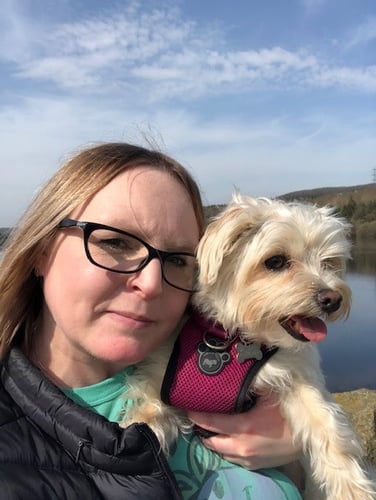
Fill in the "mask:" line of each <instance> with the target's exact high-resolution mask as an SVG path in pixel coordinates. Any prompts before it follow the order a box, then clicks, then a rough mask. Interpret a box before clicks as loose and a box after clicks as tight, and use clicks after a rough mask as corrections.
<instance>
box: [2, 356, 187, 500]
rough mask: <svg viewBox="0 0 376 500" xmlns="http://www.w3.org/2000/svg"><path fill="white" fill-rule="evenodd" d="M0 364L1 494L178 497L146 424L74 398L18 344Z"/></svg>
mask: <svg viewBox="0 0 376 500" xmlns="http://www.w3.org/2000/svg"><path fill="white" fill-rule="evenodd" d="M0 369H1V371H0V375H1V382H0V499H1V500H55V499H56V500H89V499H90V500H97V499H102V500H103V499H111V500H130V499H136V498H137V500H145V499H153V500H160V499H166V500H170V499H178V498H181V496H180V493H179V491H178V487H177V484H176V482H175V479H174V477H173V475H172V473H171V471H170V469H169V467H168V464H167V461H166V459H165V457H164V456H163V455H162V454H160V453H159V452H158V449H159V445H158V441H157V439H156V437H155V435H154V434H153V432H152V431H151V430H150V429H149V428H148V427H147V426H146V425H143V424H136V425H132V426H130V427H128V428H127V429H121V428H120V427H119V426H118V425H117V424H113V423H110V422H108V421H107V420H106V419H104V418H102V417H101V416H98V415H96V414H95V413H93V412H91V411H89V410H86V409H85V408H82V407H80V406H78V405H76V404H75V403H73V402H72V401H71V400H70V399H69V398H67V397H65V396H64V395H63V394H62V393H61V392H60V391H59V389H57V388H56V387H55V386H54V385H53V384H51V382H49V381H48V380H47V379H45V378H44V377H43V376H42V375H41V373H40V371H39V370H37V369H36V368H35V367H34V366H33V365H31V364H30V363H29V361H28V360H27V359H26V358H25V357H24V356H23V354H22V352H21V351H20V350H19V349H17V348H13V349H12V350H11V352H10V354H9V356H8V357H7V359H6V360H5V361H4V362H3V363H2V365H0Z"/></svg>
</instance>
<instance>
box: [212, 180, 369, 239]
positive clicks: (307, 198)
mask: <svg viewBox="0 0 376 500" xmlns="http://www.w3.org/2000/svg"><path fill="white" fill-rule="evenodd" d="M278 198H281V199H283V200H286V201H302V202H307V203H314V204H315V205H318V206H323V205H330V206H332V207H336V208H338V211H339V213H340V214H341V215H342V216H343V217H346V219H348V220H349V221H350V222H351V223H352V224H353V228H354V230H353V236H354V238H355V239H358V240H369V239H372V240H373V239H376V183H373V184H364V185H360V186H340V187H326V188H317V189H309V190H304V191H293V192H291V193H286V194H283V195H281V196H279V197H278ZM224 206H225V205H210V206H208V207H205V214H206V218H207V220H209V219H210V218H211V217H213V216H215V215H216V214H217V213H218V212H219V211H220V210H222V209H223V208H224Z"/></svg>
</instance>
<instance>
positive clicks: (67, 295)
mask: <svg viewBox="0 0 376 500" xmlns="http://www.w3.org/2000/svg"><path fill="white" fill-rule="evenodd" d="M70 218H72V219H77V220H80V221H89V222H97V223H101V224H106V225H109V226H113V227H115V228H118V229H122V230H125V231H128V232H131V233H133V234H134V235H136V236H138V237H140V238H142V239H143V240H144V241H147V242H148V243H149V244H150V245H152V246H154V247H156V248H158V249H160V250H167V251H175V250H176V251H181V252H182V251H188V252H194V251H195V248H196V245H197V243H198V239H199V232H198V226H197V221H196V218H195V214H194V210H193V207H192V203H191V200H190V198H189V196H188V194H187V192H186V191H185V189H184V187H183V186H181V185H180V184H179V183H178V182H177V181H176V180H175V179H173V178H172V177H171V176H170V175H168V174H167V173H165V172H161V171H159V170H157V169H154V168H152V167H148V166H145V167H137V168H135V169H132V170H129V171H126V172H123V173H121V174H119V175H118V176H117V177H116V178H115V179H113V180H112V181H111V182H110V183H109V184H108V185H107V186H105V187H104V188H103V189H101V190H100V191H98V193H97V194H95V195H94V196H93V197H92V198H91V199H90V201H89V202H87V203H86V204H84V205H83V206H81V207H80V208H79V209H77V210H75V211H74V212H73V213H72V214H71V215H70ZM39 271H40V273H41V275H42V276H43V280H44V297H45V306H44V310H43V317H42V327H41V331H40V332H39V335H38V337H37V340H36V342H39V346H40V347H39V349H40V351H41V357H42V358H43V359H44V360H45V362H46V357H49V358H50V359H49V360H48V362H49V366H50V367H51V366H53V365H54V361H56V363H55V364H57V365H58V364H59V363H58V361H59V360H58V358H59V356H60V358H61V362H60V364H61V363H62V362H63V359H65V361H66V362H67V363H68V365H69V364H71V363H70V361H72V360H74V361H76V362H77V361H78V362H80V363H81V366H82V364H84V365H86V366H91V365H96V366H97V367H100V366H102V368H103V370H102V371H103V375H104V376H105V375H109V374H112V373H115V372H116V371H118V370H119V369H121V368H123V367H125V366H127V365H130V364H134V363H137V362H139V361H141V360H142V359H144V358H145V357H146V356H147V355H149V354H150V353H151V352H152V351H153V350H155V349H156V348H157V347H158V346H159V345H160V344H161V342H162V341H163V340H164V339H166V338H167V337H168V336H169V335H170V334H171V333H172V331H173V330H174V328H175V326H176V325H177V323H178V321H179V319H180V318H181V316H182V314H183V312H184V310H185V308H186V305H187V302H188V300H189V293H188V292H185V291H181V290H178V289H176V288H173V287H172V286H170V285H168V284H167V283H166V282H164V281H163V280H162V274H161V265H160V262H159V260H158V259H153V260H151V261H150V262H149V263H148V265H147V266H146V267H145V268H144V269H142V270H141V271H138V272H136V273H134V274H119V273H114V272H111V271H107V270H105V269H101V268H99V267H97V266H95V265H93V264H92V263H90V262H89V260H88V259H87V257H86V255H85V251H84V243H83V231H82V230H81V229H80V228H77V227H73V228H64V229H60V230H59V231H58V235H57V238H56V241H55V242H54V244H53V246H52V248H51V251H50V252H49V254H48V256H47V257H45V258H44V259H43V261H42V262H41V265H40V266H39ZM37 346H38V344H37ZM46 346H48V349H46ZM37 349H38V347H37ZM46 350H47V351H48V356H47V354H46ZM43 353H44V355H43ZM68 365H67V366H68ZM73 369H74V368H73ZM57 371H59V369H57Z"/></svg>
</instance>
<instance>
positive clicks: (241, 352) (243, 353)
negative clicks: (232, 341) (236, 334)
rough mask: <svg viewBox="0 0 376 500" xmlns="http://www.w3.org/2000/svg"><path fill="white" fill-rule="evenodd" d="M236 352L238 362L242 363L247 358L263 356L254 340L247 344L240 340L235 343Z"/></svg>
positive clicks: (258, 358)
mask: <svg viewBox="0 0 376 500" xmlns="http://www.w3.org/2000/svg"><path fill="white" fill-rule="evenodd" d="M236 352H237V358H238V361H239V363H244V361H247V360H248V359H257V360H260V359H262V358H263V356H264V355H263V353H262V350H261V345H260V344H257V343H255V342H252V343H250V344H247V343H245V342H243V341H240V342H238V343H237V344H236Z"/></svg>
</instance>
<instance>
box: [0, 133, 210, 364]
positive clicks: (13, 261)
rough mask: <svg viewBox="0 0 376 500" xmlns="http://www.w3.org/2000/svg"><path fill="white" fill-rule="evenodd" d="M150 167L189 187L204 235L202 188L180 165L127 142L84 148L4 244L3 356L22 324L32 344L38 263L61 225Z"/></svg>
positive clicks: (0, 274) (0, 289)
mask: <svg viewBox="0 0 376 500" xmlns="http://www.w3.org/2000/svg"><path fill="white" fill-rule="evenodd" d="M145 165H150V166H152V167H155V168H158V169H162V170H163V171H165V172H167V173H168V174H170V175H171V176H172V177H173V178H175V179H176V180H177V181H178V182H179V183H181V184H182V185H183V186H184V188H185V189H186V190H187V192H188V194H189V196H190V199H191V200H192V206H193V209H194V212H195V215H196V220H197V224H198V227H199V231H200V235H201V234H202V232H203V229H204V211H203V206H202V201H201V196H200V191H199V188H198V186H197V184H196V182H195V181H194V180H193V178H192V177H191V175H190V174H189V172H188V171H187V170H186V169H185V168H184V167H183V166H182V165H180V163H178V162H177V161H175V160H174V159H172V158H170V157H169V156H167V155H165V154H163V153H161V152H160V151H156V150H149V149H146V148H143V147H140V146H136V145H131V144H127V143H105V144H100V145H97V146H93V147H89V148H87V149H84V150H82V151H80V152H79V153H77V154H76V155H75V156H73V157H72V158H71V159H70V160H68V161H67V162H66V163H65V164H64V165H63V166H62V167H61V168H60V169H59V170H58V171H57V172H56V173H55V174H54V175H53V176H52V177H51V179H50V180H49V181H48V182H47V183H46V184H45V186H44V187H43V188H42V189H41V191H40V192H39V194H38V195H37V196H36V198H35V199H34V201H33V203H32V204H31V205H30V207H29V209H28V210H27V211H26V212H25V215H24V216H23V217H22V218H21V220H20V221H19V224H18V225H17V227H16V228H15V229H14V230H13V231H12V233H11V235H10V236H9V238H8V241H7V243H6V245H5V247H4V253H3V257H2V260H1V265H0V359H3V357H4V356H5V355H6V353H7V352H8V350H9V347H10V345H11V343H12V340H13V339H14V338H15V336H16V334H17V332H18V331H19V330H20V329H21V328H22V330H23V332H22V334H23V335H24V337H23V340H24V341H25V345H26V348H27V349H28V348H30V345H31V341H32V335H33V330H34V329H35V325H36V321H37V318H38V316H39V313H40V310H41V307H42V304H43V292H42V286H41V282H40V278H39V277H38V275H37V274H38V273H37V269H36V266H37V262H38V259H40V256H41V255H42V254H43V253H45V252H47V251H48V249H49V247H50V245H51V243H52V241H53V240H54V237H55V234H56V227H57V225H58V224H59V223H60V222H61V220H62V219H64V218H66V217H67V216H68V215H69V214H70V213H71V212H72V211H73V210H74V209H75V208H77V207H78V206H79V205H81V204H82V203H84V202H86V201H87V200H88V199H89V198H91V197H92V196H93V195H94V194H95V193H96V192H97V191H99V190H100V189H101V188H103V187H104V186H106V185H107V184H108V183H109V182H110V181H111V180H112V179H113V178H114V177H116V176H117V175H118V174H119V173H121V172H123V171H125V170H127V169H133V168H137V167H139V166H145Z"/></svg>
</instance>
